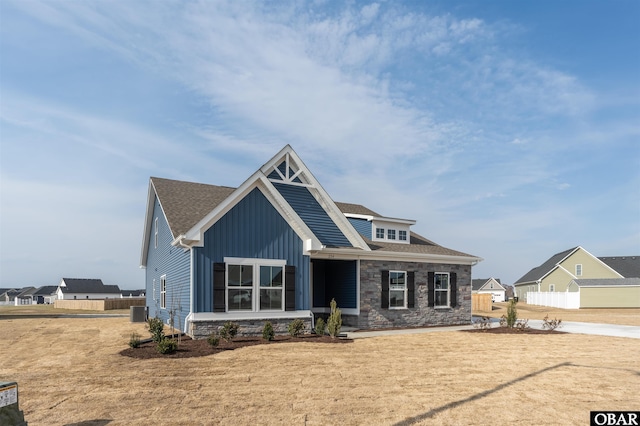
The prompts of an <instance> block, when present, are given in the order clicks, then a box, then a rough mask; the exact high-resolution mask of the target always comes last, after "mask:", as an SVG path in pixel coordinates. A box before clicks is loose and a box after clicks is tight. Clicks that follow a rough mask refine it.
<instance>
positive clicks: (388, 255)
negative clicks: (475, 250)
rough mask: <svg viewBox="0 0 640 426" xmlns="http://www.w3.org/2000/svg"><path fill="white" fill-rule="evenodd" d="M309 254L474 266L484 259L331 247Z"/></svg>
mask: <svg viewBox="0 0 640 426" xmlns="http://www.w3.org/2000/svg"><path fill="white" fill-rule="evenodd" d="M309 254H310V255H311V256H312V257H314V258H317V259H323V258H324V259H354V258H356V259H372V260H387V261H389V260H397V261H405V262H425V263H426V262H443V263H453V264H460V265H471V266H474V265H476V264H478V263H479V262H481V261H483V260H484V259H482V258H481V257H476V256H452V255H446V254H424V253H402V252H391V251H375V252H374V251H363V250H358V249H349V248H343V249H331V248H326V249H323V250H310V251H309Z"/></svg>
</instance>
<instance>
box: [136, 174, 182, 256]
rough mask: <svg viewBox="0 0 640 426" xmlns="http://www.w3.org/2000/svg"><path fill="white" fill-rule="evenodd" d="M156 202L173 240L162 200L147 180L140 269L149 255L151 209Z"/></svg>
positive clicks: (151, 222)
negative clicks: (156, 201) (147, 189)
mask: <svg viewBox="0 0 640 426" xmlns="http://www.w3.org/2000/svg"><path fill="white" fill-rule="evenodd" d="M156 199H157V200H158V204H160V210H162V215H163V216H164V221H165V222H166V223H167V226H168V227H169V232H170V233H171V237H172V238H175V235H173V230H172V229H171V226H170V225H169V220H168V219H167V215H166V214H165V213H164V208H163V207H162V200H160V197H158V193H157V192H156V188H155V186H154V185H153V181H152V180H151V179H149V191H148V193H147V211H146V212H145V218H144V231H143V232H144V235H143V236H142V253H141V254H140V267H141V268H146V267H147V263H146V262H147V255H148V254H149V244H151V230H152V229H153V207H154V201H155V200H156Z"/></svg>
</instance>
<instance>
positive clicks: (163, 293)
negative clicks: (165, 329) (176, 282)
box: [160, 275, 167, 308]
mask: <svg viewBox="0 0 640 426" xmlns="http://www.w3.org/2000/svg"><path fill="white" fill-rule="evenodd" d="M160 307H161V308H166V307H167V276H166V275H163V276H161V277H160Z"/></svg>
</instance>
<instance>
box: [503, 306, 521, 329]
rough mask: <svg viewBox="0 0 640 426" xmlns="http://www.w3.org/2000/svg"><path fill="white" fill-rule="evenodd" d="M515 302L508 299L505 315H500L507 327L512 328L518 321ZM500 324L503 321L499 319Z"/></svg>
mask: <svg viewBox="0 0 640 426" xmlns="http://www.w3.org/2000/svg"><path fill="white" fill-rule="evenodd" d="M516 303H518V302H516V301H515V300H514V299H511V300H510V301H509V306H507V316H506V317H505V316H504V315H503V316H502V318H504V324H505V325H506V326H507V327H509V328H513V327H514V326H515V325H516V322H517V321H518V310H517V309H516ZM502 324H503V322H502V321H500V325H502Z"/></svg>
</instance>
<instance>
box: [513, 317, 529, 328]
mask: <svg viewBox="0 0 640 426" xmlns="http://www.w3.org/2000/svg"><path fill="white" fill-rule="evenodd" d="M513 328H515V329H516V330H518V331H524V330H526V329H528V328H531V327H529V320H528V319H521V320H517V321H516V323H515V325H514V327H513Z"/></svg>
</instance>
